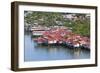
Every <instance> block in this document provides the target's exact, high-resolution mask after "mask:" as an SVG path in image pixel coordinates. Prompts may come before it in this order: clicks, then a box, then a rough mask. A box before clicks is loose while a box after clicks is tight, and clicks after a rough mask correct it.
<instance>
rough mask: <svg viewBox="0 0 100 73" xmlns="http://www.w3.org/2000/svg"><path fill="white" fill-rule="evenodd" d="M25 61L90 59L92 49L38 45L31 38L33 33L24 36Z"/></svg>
mask: <svg viewBox="0 0 100 73" xmlns="http://www.w3.org/2000/svg"><path fill="white" fill-rule="evenodd" d="M24 49H25V50H24V52H25V53H24V61H45V60H46V61H47V60H70V59H88V58H90V51H88V50H83V49H70V48H67V47H63V46H50V45H48V46H43V45H38V44H37V43H36V42H34V41H33V39H32V38H31V34H25V37H24Z"/></svg>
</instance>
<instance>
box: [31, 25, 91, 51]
mask: <svg viewBox="0 0 100 73" xmlns="http://www.w3.org/2000/svg"><path fill="white" fill-rule="evenodd" d="M30 30H31V32H32V35H33V37H34V36H38V37H37V38H35V39H34V41H35V42H37V43H38V44H42V45H62V46H66V47H69V48H84V49H87V50H90V38H89V37H86V36H81V35H79V34H75V33H73V32H72V30H71V28H68V27H65V26H54V27H43V26H38V27H32V28H31V29H30Z"/></svg>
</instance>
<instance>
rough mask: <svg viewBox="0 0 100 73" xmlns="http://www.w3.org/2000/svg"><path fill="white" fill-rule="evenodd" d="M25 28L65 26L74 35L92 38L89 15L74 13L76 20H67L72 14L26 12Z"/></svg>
mask: <svg viewBox="0 0 100 73" xmlns="http://www.w3.org/2000/svg"><path fill="white" fill-rule="evenodd" d="M24 14H25V16H24V19H25V26H27V27H28V26H34V25H35V24H36V23H38V24H37V25H42V26H47V27H51V26H65V27H70V28H71V29H72V31H73V32H74V33H77V34H80V35H83V36H88V37H89V36H90V17H87V16H86V15H87V14H77V13H73V14H74V16H75V17H77V18H76V19H74V20H73V19H66V18H64V16H66V15H68V14H71V13H58V12H35V11H34V12H32V11H25V12H24Z"/></svg>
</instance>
